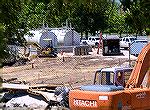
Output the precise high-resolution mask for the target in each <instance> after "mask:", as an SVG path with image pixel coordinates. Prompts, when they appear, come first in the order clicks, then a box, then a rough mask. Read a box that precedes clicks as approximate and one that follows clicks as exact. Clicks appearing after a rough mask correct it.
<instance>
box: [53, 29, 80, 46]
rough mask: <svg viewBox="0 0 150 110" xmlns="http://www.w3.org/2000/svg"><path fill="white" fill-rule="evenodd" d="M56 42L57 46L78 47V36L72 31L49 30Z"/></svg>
mask: <svg viewBox="0 0 150 110" xmlns="http://www.w3.org/2000/svg"><path fill="white" fill-rule="evenodd" d="M51 32H53V33H54V34H55V35H56V36H57V40H58V45H59V46H76V45H80V36H79V34H78V33H77V32H76V31H74V30H67V29H53V30H51Z"/></svg>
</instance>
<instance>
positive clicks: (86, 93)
mask: <svg viewBox="0 0 150 110" xmlns="http://www.w3.org/2000/svg"><path fill="white" fill-rule="evenodd" d="M149 67H150V43H149V44H147V45H146V46H145V47H144V48H143V49H142V51H141V53H140V54H139V56H138V58H137V61H136V64H135V67H134V68H133V71H132V73H131V75H130V78H129V80H128V82H127V84H126V88H124V87H123V86H115V85H86V86H81V87H80V89H78V90H71V91H70V92H69V107H70V109H71V110H150V88H149V87H141V86H140V85H141V84H142V82H143V80H144V78H145V76H147V77H148V80H147V82H150V78H149V77H150V74H148V75H147V71H149Z"/></svg>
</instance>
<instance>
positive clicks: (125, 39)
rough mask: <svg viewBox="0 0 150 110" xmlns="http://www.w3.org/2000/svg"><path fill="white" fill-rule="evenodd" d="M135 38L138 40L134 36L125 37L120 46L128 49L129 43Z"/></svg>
mask: <svg viewBox="0 0 150 110" xmlns="http://www.w3.org/2000/svg"><path fill="white" fill-rule="evenodd" d="M134 40H136V37H133V36H128V37H123V38H121V39H120V47H121V48H124V49H128V48H129V43H132V42H133V41H134Z"/></svg>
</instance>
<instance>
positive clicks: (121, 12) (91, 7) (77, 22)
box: [0, 0, 150, 59]
mask: <svg viewBox="0 0 150 110" xmlns="http://www.w3.org/2000/svg"><path fill="white" fill-rule="evenodd" d="M66 21H67V23H68V24H69V26H71V27H73V28H74V29H75V30H76V31H77V32H79V33H80V34H81V36H83V35H86V36H87V35H88V34H89V33H90V34H91V35H95V34H96V32H97V31H99V30H100V31H102V32H105V33H118V34H120V35H121V34H122V33H136V34H142V33H143V32H146V34H149V32H150V2H149V0H120V3H116V1H115V0H1V2H0V58H1V59H2V58H3V57H4V56H5V54H6V53H7V51H6V49H5V47H6V45H7V44H16V43H19V44H20V45H23V43H24V38H23V35H24V33H26V32H27V31H28V30H29V29H37V28H39V27H41V26H43V25H45V26H47V25H48V26H49V27H50V28H53V27H62V26H64V25H66Z"/></svg>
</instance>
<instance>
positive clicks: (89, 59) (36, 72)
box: [1, 50, 135, 87]
mask: <svg viewBox="0 0 150 110" xmlns="http://www.w3.org/2000/svg"><path fill="white" fill-rule="evenodd" d="M63 58H64V61H63ZM134 60H135V59H134ZM125 62H128V55H125V54H122V55H118V56H102V52H101V51H100V54H98V55H97V54H96V50H95V51H94V50H93V52H92V53H91V55H85V56H73V55H72V54H70V53H64V55H63V56H61V55H60V54H59V55H58V57H57V58H36V59H34V60H32V61H31V62H30V63H28V64H26V65H24V66H18V67H4V68H3V69H1V73H2V78H3V79H10V78H17V79H18V80H19V81H26V82H27V83H28V84H29V85H33V84H68V83H69V84H71V85H72V86H74V87H75V86H80V85H85V84H92V83H93V78H94V73H95V71H96V70H97V69H100V68H103V67H112V66H120V65H122V64H124V63H125ZM32 63H34V64H33V65H32ZM32 66H33V68H32Z"/></svg>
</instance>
